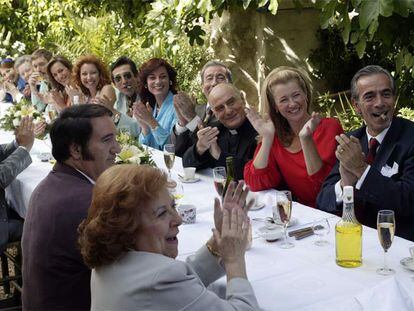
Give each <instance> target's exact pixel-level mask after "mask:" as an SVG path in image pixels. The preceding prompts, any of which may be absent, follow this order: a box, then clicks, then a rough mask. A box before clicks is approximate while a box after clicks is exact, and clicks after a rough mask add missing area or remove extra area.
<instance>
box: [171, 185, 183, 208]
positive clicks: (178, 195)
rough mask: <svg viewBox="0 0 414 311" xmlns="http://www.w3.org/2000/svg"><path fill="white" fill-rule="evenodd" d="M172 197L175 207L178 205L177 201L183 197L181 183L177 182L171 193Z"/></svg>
mask: <svg viewBox="0 0 414 311" xmlns="http://www.w3.org/2000/svg"><path fill="white" fill-rule="evenodd" d="M172 195H173V197H174V201H175V203H176V204H177V205H179V203H178V202H179V201H180V200H181V199H182V198H183V197H184V187H183V185H182V183H179V182H177V183H176V185H175V188H174V190H173V191H172Z"/></svg>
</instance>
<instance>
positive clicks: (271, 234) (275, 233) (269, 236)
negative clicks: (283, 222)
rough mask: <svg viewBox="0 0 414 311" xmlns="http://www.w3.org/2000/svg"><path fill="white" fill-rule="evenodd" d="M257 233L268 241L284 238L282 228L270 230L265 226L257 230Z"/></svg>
mask: <svg viewBox="0 0 414 311" xmlns="http://www.w3.org/2000/svg"><path fill="white" fill-rule="evenodd" d="M256 233H257V234H258V235H259V236H260V237H262V238H263V239H265V240H267V241H269V242H270V241H274V240H277V239H280V238H281V237H283V234H284V231H283V228H282V227H276V228H275V229H268V228H266V227H265V226H263V227H260V228H259V229H257V231H256Z"/></svg>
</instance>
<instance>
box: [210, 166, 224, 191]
mask: <svg viewBox="0 0 414 311" xmlns="http://www.w3.org/2000/svg"><path fill="white" fill-rule="evenodd" d="M213 178H214V187H215V188H216V191H217V193H218V195H219V196H220V197H222V196H223V190H224V185H225V184H226V178H227V174H226V168H225V167H224V166H218V167H215V168H213Z"/></svg>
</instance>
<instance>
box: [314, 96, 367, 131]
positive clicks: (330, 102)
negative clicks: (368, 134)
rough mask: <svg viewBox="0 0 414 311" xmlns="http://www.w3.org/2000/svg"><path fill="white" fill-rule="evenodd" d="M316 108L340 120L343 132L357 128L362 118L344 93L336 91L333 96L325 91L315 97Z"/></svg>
mask: <svg viewBox="0 0 414 311" xmlns="http://www.w3.org/2000/svg"><path fill="white" fill-rule="evenodd" d="M316 103H317V105H318V110H320V111H323V114H324V115H325V116H327V117H336V118H338V119H339V121H340V122H341V125H342V128H343V129H344V131H345V132H349V131H352V130H355V129H357V128H359V127H360V126H361V125H362V118H361V117H360V115H359V114H358V113H357V112H356V110H355V108H354V106H353V105H352V103H351V101H350V100H349V98H348V96H347V94H346V93H338V95H337V97H336V98H333V97H332V95H331V94H330V93H325V94H323V95H320V96H319V97H318V98H317V102H316Z"/></svg>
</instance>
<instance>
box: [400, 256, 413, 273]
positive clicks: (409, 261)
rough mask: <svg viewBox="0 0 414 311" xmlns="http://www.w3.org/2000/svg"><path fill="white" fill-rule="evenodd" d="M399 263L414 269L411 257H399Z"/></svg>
mask: <svg viewBox="0 0 414 311" xmlns="http://www.w3.org/2000/svg"><path fill="white" fill-rule="evenodd" d="M400 263H401V264H402V265H403V267H404V268H407V269H408V270H411V271H414V260H413V258H412V257H406V258H403V259H401V261H400Z"/></svg>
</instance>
